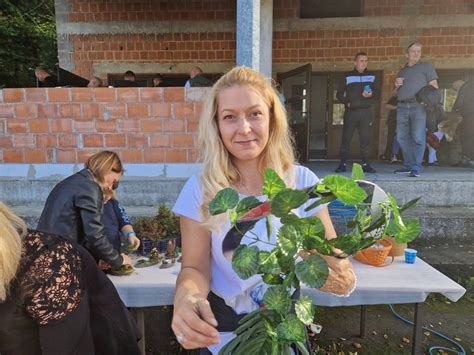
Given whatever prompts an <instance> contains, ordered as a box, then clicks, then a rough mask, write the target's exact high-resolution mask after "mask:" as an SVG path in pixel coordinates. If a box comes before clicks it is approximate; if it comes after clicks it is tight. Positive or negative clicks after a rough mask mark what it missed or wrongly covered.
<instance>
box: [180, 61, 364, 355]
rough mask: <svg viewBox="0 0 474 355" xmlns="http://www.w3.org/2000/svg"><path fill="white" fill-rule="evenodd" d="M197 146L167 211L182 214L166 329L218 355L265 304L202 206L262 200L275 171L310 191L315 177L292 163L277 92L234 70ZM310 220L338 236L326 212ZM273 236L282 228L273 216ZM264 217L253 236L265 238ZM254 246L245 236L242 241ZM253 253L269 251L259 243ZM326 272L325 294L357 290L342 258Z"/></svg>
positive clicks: (221, 228)
mask: <svg viewBox="0 0 474 355" xmlns="http://www.w3.org/2000/svg"><path fill="white" fill-rule="evenodd" d="M198 131H199V133H198V141H199V144H198V146H199V147H202V148H201V152H200V153H201V160H202V171H201V173H200V174H199V175H194V176H192V177H191V178H190V179H189V180H188V181H187V183H186V184H185V186H184V187H183V189H182V191H181V193H180V195H179V197H178V200H177V202H176V204H175V206H174V208H173V211H174V212H175V213H177V214H179V215H180V224H181V235H182V252H183V255H182V269H181V272H180V274H179V276H178V280H177V283H176V295H175V300H174V314H173V320H172V328H173V331H174V333H175V335H176V337H177V339H178V341H179V342H180V343H181V344H182V345H183V347H184V348H186V349H193V348H201V353H202V354H209V353H212V354H217V353H218V351H219V349H221V348H222V347H223V346H224V345H225V344H226V343H227V342H229V341H230V340H231V339H232V338H233V337H234V334H233V333H232V332H233V330H235V329H236V327H237V323H238V321H239V319H240V318H241V317H242V316H243V315H244V314H247V313H249V312H251V311H253V310H255V309H257V308H258V307H259V306H260V305H261V304H262V303H263V294H264V292H265V290H266V289H265V288H264V287H265V284H264V283H263V281H262V279H261V276H259V275H256V276H253V277H251V278H249V279H247V280H242V279H240V278H239V276H238V275H237V274H236V273H235V272H234V271H233V269H232V264H231V261H230V260H228V259H227V258H226V257H225V256H224V255H223V253H222V242H223V239H224V236H225V235H226V232H227V231H228V230H229V229H230V222H229V220H227V219H225V217H224V219H223V218H222V217H212V218H211V217H210V215H209V212H208V205H209V203H210V201H211V200H212V199H213V198H214V196H215V195H216V193H217V192H218V191H219V190H221V189H223V188H225V187H229V186H230V187H233V188H234V189H236V190H237V191H238V192H239V193H240V195H241V197H245V196H256V197H257V198H258V199H259V200H263V199H264V196H261V191H262V184H263V171H264V169H265V168H272V169H274V170H275V171H276V172H277V173H278V174H279V175H280V176H282V177H284V180H285V182H286V183H287V186H292V187H294V188H303V187H307V186H310V185H314V184H316V183H317V181H318V177H317V176H316V175H315V174H313V173H312V172H311V171H310V170H309V169H307V168H305V167H303V166H300V165H297V164H296V162H295V157H294V153H293V141H292V139H291V136H290V132H289V128H288V124H287V117H286V114H285V111H284V108H283V106H282V104H281V102H280V99H279V98H278V94H277V92H276V91H275V90H274V88H273V87H272V86H271V84H270V83H269V81H268V80H267V79H266V78H265V77H263V76H262V75H261V74H259V73H257V72H255V71H253V70H252V69H249V68H245V67H237V68H234V69H233V70H231V71H230V72H228V73H227V74H225V75H224V76H223V77H221V79H219V81H218V82H217V83H216V84H215V85H214V86H213V87H212V89H211V91H210V93H209V95H208V98H207V100H206V103H205V104H204V107H203V113H202V115H201V118H200V121H199V129H198ZM307 205H308V204H305V205H303V206H302V207H300V208H299V209H298V210H297V212H296V213H297V214H298V215H299V216H301V217H305V216H309V215H315V216H317V217H319V218H320V219H321V221H322V223H323V225H324V227H325V229H326V238H334V237H335V236H336V232H335V231H334V227H333V225H332V223H331V220H330V217H329V214H328V210H327V207H326V206H324V205H323V206H319V207H316V208H315V209H313V210H311V211H308V212H304V209H305V207H307ZM271 218H272V220H271V223H272V237H271V242H272V243H273V244H274V243H275V241H276V233H277V231H278V229H279V228H280V227H281V223H280V222H279V220H278V219H277V218H275V217H274V216H272V217H271ZM265 230H266V229H265V219H262V220H260V221H259V222H257V224H256V226H255V228H254V229H253V232H255V233H257V234H262V235H263V234H265V233H266V232H265ZM251 241H253V240H252V239H249V238H247V237H245V236H244V238H243V239H242V243H245V244H247V243H249V242H251ZM257 246H258V248H259V249H262V250H268V249H270V248H271V246H268V245H267V244H264V243H261V242H258V243H257ZM322 257H323V258H324V259H325V260H326V261H327V262H328V266H329V268H330V273H329V277H328V280H327V282H326V283H325V285H324V286H323V287H322V288H321V290H323V291H328V292H332V293H335V294H338V295H345V294H348V293H349V292H350V291H351V290H352V289H354V287H355V282H356V281H355V275H354V272H353V268H352V264H351V263H350V261H349V260H347V259H337V258H334V257H328V256H322Z"/></svg>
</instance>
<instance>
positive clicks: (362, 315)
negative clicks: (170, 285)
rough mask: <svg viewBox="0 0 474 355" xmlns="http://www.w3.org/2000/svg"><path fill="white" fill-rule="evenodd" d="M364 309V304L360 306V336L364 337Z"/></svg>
mask: <svg viewBox="0 0 474 355" xmlns="http://www.w3.org/2000/svg"><path fill="white" fill-rule="evenodd" d="M365 309H366V306H365V305H362V306H360V337H361V338H365Z"/></svg>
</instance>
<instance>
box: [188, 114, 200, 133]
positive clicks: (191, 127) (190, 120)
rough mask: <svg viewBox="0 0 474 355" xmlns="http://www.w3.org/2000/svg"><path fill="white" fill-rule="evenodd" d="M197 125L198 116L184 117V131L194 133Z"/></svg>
mask: <svg viewBox="0 0 474 355" xmlns="http://www.w3.org/2000/svg"><path fill="white" fill-rule="evenodd" d="M198 127H199V119H198V118H187V119H186V132H188V133H196V132H197V130H198Z"/></svg>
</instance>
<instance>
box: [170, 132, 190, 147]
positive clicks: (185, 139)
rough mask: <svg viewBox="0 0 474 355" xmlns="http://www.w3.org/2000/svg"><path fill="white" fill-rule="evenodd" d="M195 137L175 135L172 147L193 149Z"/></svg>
mask: <svg viewBox="0 0 474 355" xmlns="http://www.w3.org/2000/svg"><path fill="white" fill-rule="evenodd" d="M193 146H194V144H193V136H192V135H191V134H173V135H171V147H173V148H192V147H193Z"/></svg>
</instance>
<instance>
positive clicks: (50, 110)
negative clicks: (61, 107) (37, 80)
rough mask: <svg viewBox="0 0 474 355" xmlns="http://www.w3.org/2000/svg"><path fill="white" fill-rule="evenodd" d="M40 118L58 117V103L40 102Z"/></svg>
mask: <svg viewBox="0 0 474 355" xmlns="http://www.w3.org/2000/svg"><path fill="white" fill-rule="evenodd" d="M43 90H44V89H43ZM38 117H39V118H55V117H58V105H56V104H52V105H51V104H40V105H38Z"/></svg>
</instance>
